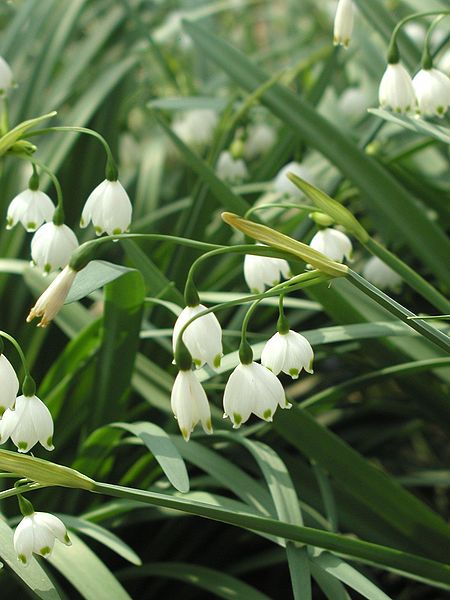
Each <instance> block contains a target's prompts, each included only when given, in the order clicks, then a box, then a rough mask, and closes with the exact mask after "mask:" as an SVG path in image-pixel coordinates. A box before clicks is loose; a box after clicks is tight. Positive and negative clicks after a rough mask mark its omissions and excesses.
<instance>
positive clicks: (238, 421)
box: [233, 413, 242, 429]
mask: <svg viewBox="0 0 450 600" xmlns="http://www.w3.org/2000/svg"><path fill="white" fill-rule="evenodd" d="M241 423H242V417H241V415H240V414H239V413H233V427H234V428H235V429H237V428H238V427H240V425H241Z"/></svg>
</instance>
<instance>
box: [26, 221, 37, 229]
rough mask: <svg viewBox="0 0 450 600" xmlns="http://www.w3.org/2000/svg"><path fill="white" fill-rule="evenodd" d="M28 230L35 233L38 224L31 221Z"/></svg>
mask: <svg viewBox="0 0 450 600" xmlns="http://www.w3.org/2000/svg"><path fill="white" fill-rule="evenodd" d="M27 229H28V231H34V230H35V229H36V223H33V221H30V223H27Z"/></svg>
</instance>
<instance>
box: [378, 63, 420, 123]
mask: <svg viewBox="0 0 450 600" xmlns="http://www.w3.org/2000/svg"><path fill="white" fill-rule="evenodd" d="M378 99H379V102H380V106H381V108H390V109H391V110H393V111H394V112H397V113H400V114H405V113H410V112H413V111H414V110H415V108H416V104H417V101H416V95H415V92H414V87H413V84H412V80H411V76H410V75H409V73H408V71H407V70H406V69H405V67H404V66H403V65H402V64H401V63H399V62H398V63H390V64H388V66H387V68H386V71H385V72H384V75H383V77H382V79H381V82H380V87H379V90H378Z"/></svg>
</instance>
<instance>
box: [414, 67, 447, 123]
mask: <svg viewBox="0 0 450 600" xmlns="http://www.w3.org/2000/svg"><path fill="white" fill-rule="evenodd" d="M413 86H414V91H415V93H416V98H417V105H418V112H419V113H420V114H422V115H423V116H425V117H441V118H442V117H443V116H444V115H445V113H446V112H447V109H448V107H449V104H450V79H449V78H448V77H447V75H444V73H441V71H439V70H438V69H421V70H420V71H419V72H418V73H417V75H415V77H414V79H413Z"/></svg>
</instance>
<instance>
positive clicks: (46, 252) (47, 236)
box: [31, 223, 78, 275]
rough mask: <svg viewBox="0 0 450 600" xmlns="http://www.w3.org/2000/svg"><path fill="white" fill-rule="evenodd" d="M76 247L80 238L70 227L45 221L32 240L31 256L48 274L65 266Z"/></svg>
mask: <svg viewBox="0 0 450 600" xmlns="http://www.w3.org/2000/svg"><path fill="white" fill-rule="evenodd" d="M76 248H78V240H77V237H76V235H75V234H74V232H73V231H72V230H71V229H70V227H67V225H55V224H54V223H45V225H42V227H39V229H38V230H37V231H36V233H35V234H34V236H33V239H32V240H31V258H32V259H33V263H34V264H35V265H36V266H37V267H39V268H40V269H41V270H42V271H43V272H44V274H47V275H48V274H49V273H52V272H53V271H56V270H58V269H62V268H63V267H65V266H66V265H67V263H68V262H69V260H70V257H71V255H72V252H73V251H74V250H76Z"/></svg>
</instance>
